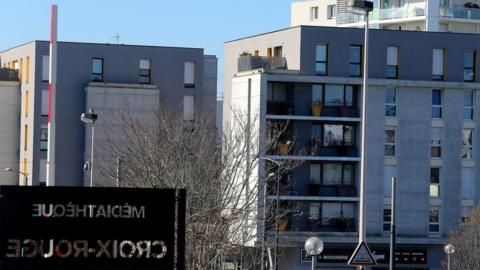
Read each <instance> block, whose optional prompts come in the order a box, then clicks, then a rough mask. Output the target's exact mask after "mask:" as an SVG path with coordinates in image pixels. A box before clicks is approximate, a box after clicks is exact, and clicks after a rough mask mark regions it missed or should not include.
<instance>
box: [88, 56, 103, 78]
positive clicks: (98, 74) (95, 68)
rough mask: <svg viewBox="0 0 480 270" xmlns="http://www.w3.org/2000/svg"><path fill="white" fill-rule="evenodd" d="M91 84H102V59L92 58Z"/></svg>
mask: <svg viewBox="0 0 480 270" xmlns="http://www.w3.org/2000/svg"><path fill="white" fill-rule="evenodd" d="M90 79H91V81H92V82H102V81H103V58H93V59H92V74H91V78H90Z"/></svg>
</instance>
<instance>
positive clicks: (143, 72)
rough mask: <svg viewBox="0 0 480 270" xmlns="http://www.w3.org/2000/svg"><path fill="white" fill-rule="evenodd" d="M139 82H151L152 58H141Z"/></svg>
mask: <svg viewBox="0 0 480 270" xmlns="http://www.w3.org/2000/svg"><path fill="white" fill-rule="evenodd" d="M138 76H139V77H138V82H139V83H142V84H149V83H150V60H148V59H141V60H140V62H139V67H138Z"/></svg>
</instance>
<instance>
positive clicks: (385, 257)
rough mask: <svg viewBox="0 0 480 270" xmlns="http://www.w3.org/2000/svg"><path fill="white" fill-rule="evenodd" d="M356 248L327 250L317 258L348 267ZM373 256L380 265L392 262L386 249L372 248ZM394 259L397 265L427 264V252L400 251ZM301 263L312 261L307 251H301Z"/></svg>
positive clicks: (320, 261) (319, 260) (323, 261)
mask: <svg viewBox="0 0 480 270" xmlns="http://www.w3.org/2000/svg"><path fill="white" fill-rule="evenodd" d="M354 250H355V248H354V247H352V248H326V249H324V250H323V251H322V253H321V254H320V255H318V256H317V262H318V263H340V264H344V265H347V263H348V260H349V259H350V257H351V256H352V254H353V252H354ZM370 250H371V251H372V255H373V257H374V258H375V260H376V261H377V263H378V264H388V263H389V262H390V251H389V249H388V248H385V247H372V248H370ZM394 256H395V257H394V259H395V262H396V264H426V263H427V252H426V250H419V249H399V250H398V251H395V255H394ZM300 261H301V262H311V261H312V259H311V258H310V256H309V255H308V254H307V252H306V251H305V249H302V250H301V255H300Z"/></svg>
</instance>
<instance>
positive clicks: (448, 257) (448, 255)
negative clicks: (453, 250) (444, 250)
mask: <svg viewBox="0 0 480 270" xmlns="http://www.w3.org/2000/svg"><path fill="white" fill-rule="evenodd" d="M447 260H448V270H450V254H447Z"/></svg>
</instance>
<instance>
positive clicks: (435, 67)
mask: <svg viewBox="0 0 480 270" xmlns="http://www.w3.org/2000/svg"><path fill="white" fill-rule="evenodd" d="M444 57H445V50H444V49H433V59H432V80H443V78H444V69H445V62H444Z"/></svg>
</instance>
